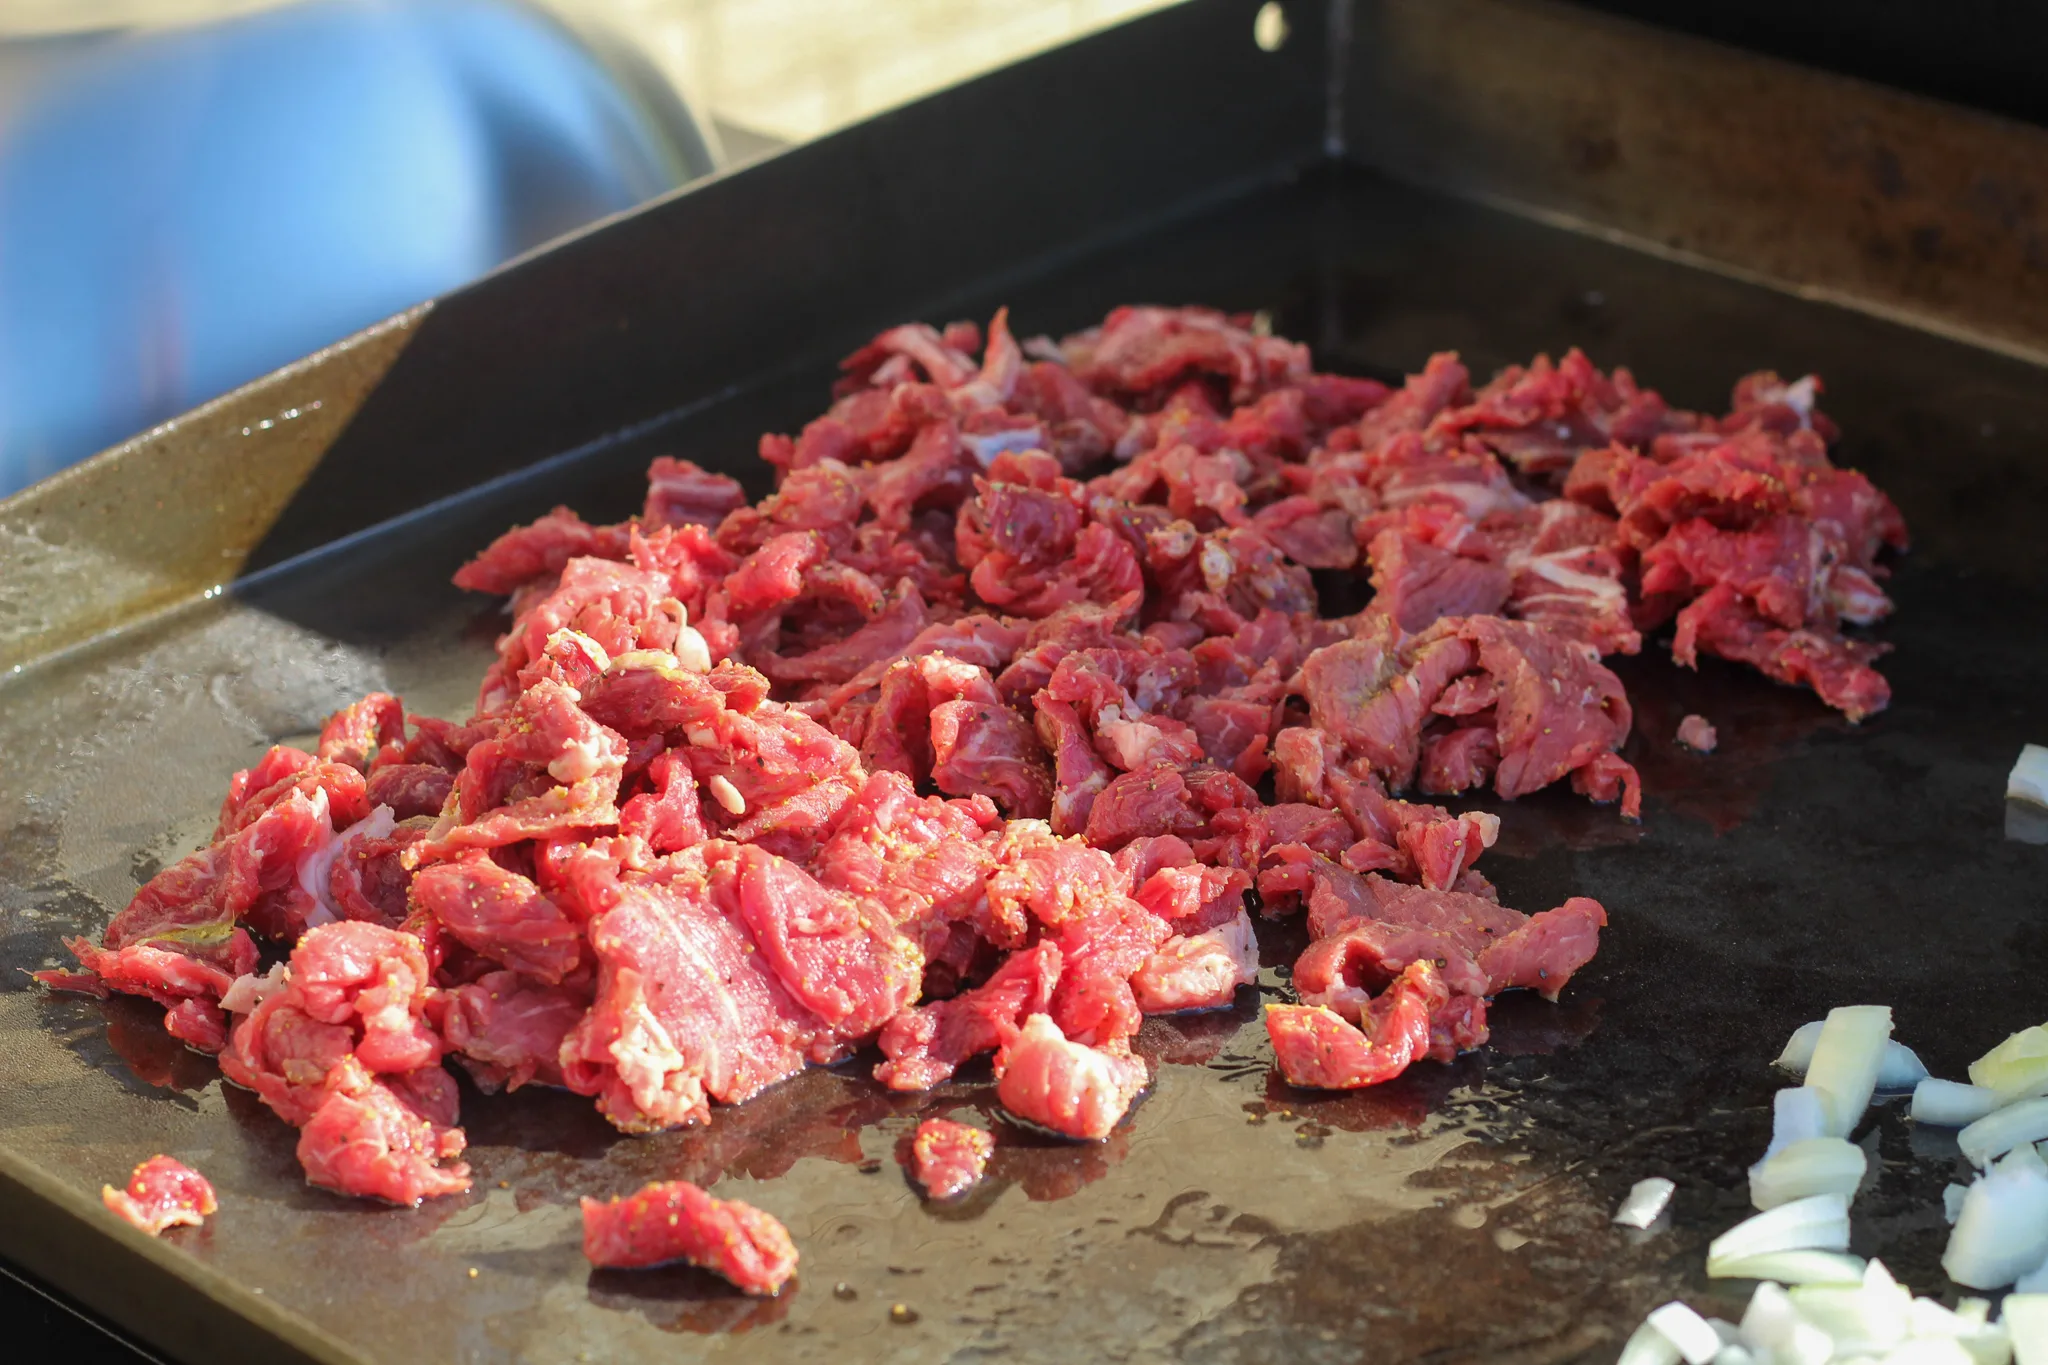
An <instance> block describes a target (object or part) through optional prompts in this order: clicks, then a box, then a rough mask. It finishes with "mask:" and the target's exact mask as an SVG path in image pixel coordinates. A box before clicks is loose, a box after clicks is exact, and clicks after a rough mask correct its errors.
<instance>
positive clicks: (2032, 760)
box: [2005, 744, 2048, 806]
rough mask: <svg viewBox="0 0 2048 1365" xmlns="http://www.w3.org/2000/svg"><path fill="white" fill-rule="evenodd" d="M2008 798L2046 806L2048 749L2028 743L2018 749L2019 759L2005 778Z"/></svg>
mask: <svg viewBox="0 0 2048 1365" xmlns="http://www.w3.org/2000/svg"><path fill="white" fill-rule="evenodd" d="M2005 794H2006V797H2007V798H2008V799H2016V800H2020V801H2031V802H2033V803H2034V804H2035V805H2037V806H2048V749H2044V748H2042V747H2041V746H2040V745H2038V744H2029V745H2027V746H2026V747H2024V748H2022V749H2021V750H2020V756H2019V761H2018V762H2016V763H2014V764H2013V765H2012V772H2011V773H2010V774H2009V775H2008V776H2007V777H2006V779H2005Z"/></svg>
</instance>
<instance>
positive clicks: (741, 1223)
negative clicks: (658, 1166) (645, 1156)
mask: <svg viewBox="0 0 2048 1365" xmlns="http://www.w3.org/2000/svg"><path fill="white" fill-rule="evenodd" d="M583 1254H584V1256H585V1257H586V1258H588V1259H589V1261H590V1263H591V1264H592V1265H594V1266H603V1267H607V1268H614V1269H621V1270H640V1269H644V1268H646V1267H648V1266H656V1265H665V1264H667V1263H668V1262H670V1261H688V1262H689V1263H690V1264H691V1265H695V1266H702V1267H703V1268H704V1269H706V1270H709V1271H711V1272H712V1273H714V1274H716V1275H719V1276H722V1277H723V1278H724V1279H726V1280H728V1281H730V1282H731V1283H732V1285H733V1286H734V1287H735V1288H737V1289H740V1290H742V1291H743V1292H745V1293H748V1294H763V1295H767V1294H779V1293H781V1292H782V1287H783V1286H784V1285H785V1284H787V1283H789V1278H790V1276H792V1275H794V1274H796V1261H797V1255H796V1244H795V1243H793V1242H791V1241H790V1240H789V1232H788V1230H787V1229H786V1228H784V1227H783V1226H782V1224H781V1222H780V1221H779V1220H777V1219H776V1218H775V1217H774V1215H772V1214H767V1213H763V1212H762V1211H761V1210H759V1209H757V1208H755V1207H754V1206H753V1205H751V1204H743V1203H741V1202H740V1201H739V1200H737V1199H713V1198H712V1197H711V1196H710V1195H708V1194H706V1193H705V1192H704V1191H703V1190H701V1189H699V1188H698V1187H697V1186H695V1185H692V1184H691V1183H690V1182H689V1181H687V1180H662V1181H656V1182H655V1183H653V1184H651V1185H644V1186H642V1187H641V1188H640V1189H638V1190H636V1191H634V1192H633V1193H632V1194H630V1195H627V1196H626V1197H625V1198H624V1199H611V1200H606V1201H604V1202H602V1203H600V1202H599V1201H597V1200H595V1199H585V1200H584V1201H583Z"/></svg>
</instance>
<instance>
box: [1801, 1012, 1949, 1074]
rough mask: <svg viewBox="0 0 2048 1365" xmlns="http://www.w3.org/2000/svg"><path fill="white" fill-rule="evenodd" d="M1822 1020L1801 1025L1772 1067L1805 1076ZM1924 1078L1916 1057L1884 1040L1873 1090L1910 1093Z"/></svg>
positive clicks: (1923, 1067)
mask: <svg viewBox="0 0 2048 1365" xmlns="http://www.w3.org/2000/svg"><path fill="white" fill-rule="evenodd" d="M1826 1023H1827V1021H1826V1020H1825V1019H1816V1020H1814V1021H1813V1022H1812V1023H1810V1024H1801V1025H1800V1026H1799V1027H1798V1028H1796V1029H1794V1030H1793V1031H1792V1036H1791V1037H1790V1038H1788V1039H1786V1040H1785V1050H1784V1051H1783V1052H1780V1053H1779V1054H1778V1060H1777V1061H1775V1062H1773V1063H1772V1065H1773V1066H1776V1067H1779V1068H1781V1069H1783V1070H1785V1071H1789V1072H1791V1073H1792V1074H1793V1075H1795V1076H1804V1075H1806V1072H1807V1069H1808V1068H1809V1067H1811V1066H1812V1065H1813V1049H1814V1047H1815V1045H1817V1044H1818V1043H1819V1042H1820V1031H1821V1029H1822V1028H1823V1027H1824V1026H1825V1025H1826ZM1926 1078H1927V1064H1926V1063H1925V1062H1923V1061H1921V1060H1920V1054H1919V1053H1917V1052H1915V1051H1913V1049H1912V1048H1909V1047H1907V1046H1906V1045H1905V1044H1904V1043H1902V1042H1899V1041H1898V1040H1897V1039H1895V1038H1893V1039H1887V1040H1886V1041H1885V1045H1884V1060H1883V1061H1882V1062H1880V1063H1879V1064H1878V1068H1877V1088H1878V1089H1879V1090H1884V1091H1893V1090H1911V1089H1912V1088H1913V1087H1914V1086H1916V1085H1918V1084H1919V1083H1920V1082H1921V1081H1923V1080H1925V1079H1926Z"/></svg>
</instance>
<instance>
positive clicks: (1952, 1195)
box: [1941, 1181, 1970, 1227]
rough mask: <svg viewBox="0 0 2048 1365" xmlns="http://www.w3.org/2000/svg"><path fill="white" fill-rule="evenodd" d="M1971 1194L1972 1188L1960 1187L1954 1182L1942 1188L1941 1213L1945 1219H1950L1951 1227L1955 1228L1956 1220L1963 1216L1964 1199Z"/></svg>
mask: <svg viewBox="0 0 2048 1365" xmlns="http://www.w3.org/2000/svg"><path fill="white" fill-rule="evenodd" d="M1969 1192H1970V1187H1969V1186H1968V1185H1958V1184H1956V1183H1955V1182H1953V1181H1951V1182H1949V1183H1948V1184H1946V1185H1944V1186H1942V1188H1941V1213H1942V1216H1943V1217H1944V1218H1946V1219H1948V1225H1949V1226H1950V1227H1954V1226H1955V1225H1956V1219H1958V1218H1960V1217H1962V1216H1963V1198H1964V1196H1966V1195H1968V1194H1969Z"/></svg>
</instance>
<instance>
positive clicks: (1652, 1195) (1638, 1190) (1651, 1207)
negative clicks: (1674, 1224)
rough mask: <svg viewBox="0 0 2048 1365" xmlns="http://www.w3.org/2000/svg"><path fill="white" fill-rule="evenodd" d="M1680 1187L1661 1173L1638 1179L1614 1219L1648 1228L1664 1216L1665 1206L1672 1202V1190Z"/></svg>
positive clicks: (1626, 1224) (1629, 1225)
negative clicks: (1645, 1178)
mask: <svg viewBox="0 0 2048 1365" xmlns="http://www.w3.org/2000/svg"><path fill="white" fill-rule="evenodd" d="M1677 1188H1678V1187H1677V1186H1676V1185H1674V1184H1672V1183H1671V1182H1670V1181H1668V1180H1666V1179H1665V1178H1664V1177H1663V1176H1661V1175H1653V1176H1651V1177H1649V1178H1648V1179H1647V1180H1638V1181H1637V1182H1636V1183H1635V1185H1634V1187H1633V1188H1631V1189H1630V1190H1629V1192H1628V1196H1627V1198H1625V1199H1623V1200H1622V1201H1621V1207H1620V1208H1618V1209H1616V1210H1615V1211H1614V1221H1615V1222H1617V1223H1620V1224H1622V1225H1623V1226H1624V1227H1631V1228H1646V1227H1648V1226H1650V1224H1652V1223H1654V1222H1656V1221H1657V1220H1658V1219H1659V1218H1661V1217H1663V1215H1664V1210H1665V1208H1666V1207H1667V1206H1668V1205H1669V1204H1670V1203H1671V1195H1672V1192H1673V1191H1675V1190H1676V1189H1677Z"/></svg>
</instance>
